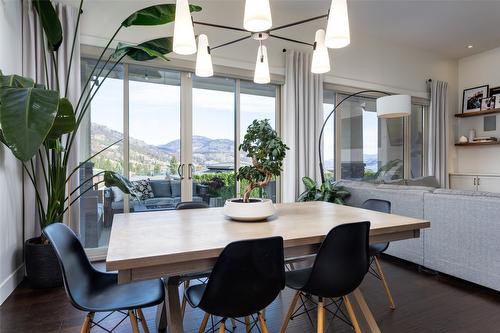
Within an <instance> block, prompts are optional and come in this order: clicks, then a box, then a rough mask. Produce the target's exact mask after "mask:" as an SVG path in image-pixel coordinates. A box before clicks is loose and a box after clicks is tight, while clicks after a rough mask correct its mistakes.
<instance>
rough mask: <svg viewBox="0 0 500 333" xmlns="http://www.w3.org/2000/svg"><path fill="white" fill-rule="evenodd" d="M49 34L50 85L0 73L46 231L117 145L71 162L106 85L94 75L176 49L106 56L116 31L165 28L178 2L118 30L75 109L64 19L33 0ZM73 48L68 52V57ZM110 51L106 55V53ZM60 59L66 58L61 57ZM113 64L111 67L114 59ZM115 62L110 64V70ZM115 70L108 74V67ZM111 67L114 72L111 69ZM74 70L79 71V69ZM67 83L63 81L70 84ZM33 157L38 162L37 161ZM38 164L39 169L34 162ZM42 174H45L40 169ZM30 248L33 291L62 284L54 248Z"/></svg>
mask: <svg viewBox="0 0 500 333" xmlns="http://www.w3.org/2000/svg"><path fill="white" fill-rule="evenodd" d="M82 6H83V0H81V1H80V10H79V16H78V19H77V23H76V24H77V26H76V29H75V36H74V37H73V44H72V45H73V48H72V50H69V51H71V52H70V53H69V52H68V54H70V59H69V61H67V62H66V63H67V64H68V66H69V67H68V68H66V71H65V72H66V73H69V72H70V71H71V63H72V57H73V51H74V47H75V41H76V32H77V31H78V24H79V22H80V15H81V14H82ZM33 7H34V8H35V10H36V12H37V15H38V17H39V20H40V24H41V27H42V29H43V32H44V38H43V40H42V41H41V43H44V44H45V41H46V45H44V47H45V51H44V52H45V53H46V54H45V55H43V56H42V58H43V60H44V61H45V66H44V68H45V69H47V68H49V66H48V65H47V62H49V61H50V62H52V63H53V65H54V66H50V68H52V71H53V72H52V73H46V77H47V78H48V77H54V78H55V80H54V82H53V83H52V84H47V85H43V84H41V83H39V82H35V81H34V80H32V79H30V78H26V77H21V76H18V75H4V74H3V73H2V72H1V71H0V141H1V142H2V143H3V144H4V145H5V146H6V147H8V148H9V149H10V150H11V152H12V153H13V154H14V156H15V157H16V158H17V159H18V160H20V161H21V165H22V167H23V169H24V171H25V173H26V175H27V176H28V178H29V179H30V181H31V183H32V185H33V189H34V192H35V197H36V202H35V203H34V204H35V208H36V211H37V218H38V220H39V222H40V226H41V228H42V229H43V228H45V227H46V226H47V225H49V224H51V223H56V222H63V218H64V215H65V214H66V212H67V211H68V209H69V208H70V206H71V205H73V204H74V203H75V202H76V201H77V200H79V198H80V197H81V196H82V195H83V194H85V192H87V191H89V190H91V189H92V188H93V186H89V185H92V184H93V179H94V178H91V179H88V180H86V181H84V182H82V183H81V184H79V185H78V186H77V187H76V188H71V190H70V191H71V192H70V193H68V192H69V182H70V179H71V178H72V176H74V175H75V174H76V172H77V171H78V170H79V169H80V167H81V166H83V165H85V164H86V163H87V162H88V161H90V160H92V159H93V158H94V157H96V156H97V155H99V154H100V153H102V152H103V151H105V150H106V149H108V148H110V147H111V146H113V145H115V144H117V143H118V142H119V141H118V142H115V143H112V144H111V145H109V146H107V147H105V148H104V149H103V150H101V151H99V152H97V153H95V154H94V155H92V156H90V157H89V158H88V159H87V160H85V161H83V162H82V163H80V164H79V165H76V166H74V165H73V166H72V165H71V164H70V156H71V151H72V148H73V145H74V142H75V140H77V132H78V128H79V126H80V124H81V122H82V120H83V119H84V117H85V114H86V113H87V111H88V110H89V106H90V104H91V102H92V99H93V98H94V96H95V95H96V93H97V92H98V91H99V89H100V87H101V86H102V84H97V83H96V81H92V78H93V77H103V79H101V80H100V81H101V82H102V81H103V80H105V79H106V78H107V77H108V76H109V74H110V73H111V72H112V70H113V69H114V67H115V66H116V64H118V63H119V62H120V61H121V60H122V59H123V58H124V57H126V56H129V57H131V58H133V59H134V60H137V61H144V60H151V59H155V58H162V59H166V58H165V54H168V53H170V52H171V51H172V38H171V37H164V38H158V39H154V40H151V41H146V42H144V43H141V44H138V45H125V44H118V47H117V48H116V50H115V51H114V52H113V53H112V54H111V55H109V56H108V55H107V54H109V52H108V51H109V47H110V45H111V43H112V42H113V40H114V38H115V37H116V35H117V34H118V32H119V31H120V30H121V29H123V28H127V27H130V26H136V25H142V26H150V25H160V24H166V23H169V22H172V21H174V17H175V5H173V4H165V5H156V6H151V7H147V8H144V9H141V10H139V11H137V12H135V13H133V14H132V15H130V16H129V17H128V18H127V19H126V20H125V21H123V22H122V24H121V25H120V26H119V27H118V29H117V30H116V32H115V34H114V35H113V37H112V38H111V39H110V40H109V42H108V44H107V45H106V47H105V48H104V49H103V51H102V52H101V55H100V57H99V58H98V60H97V62H96V64H95V66H94V68H93V70H92V71H91V74H90V75H89V77H88V79H87V80H86V83H85V84H84V85H83V86H82V93H81V95H80V97H79V99H78V102H77V103H76V105H73V104H72V103H71V102H70V101H69V100H68V99H67V94H68V91H67V89H66V90H65V91H63V90H61V89H60V87H61V86H63V85H62V83H65V85H64V86H66V87H68V83H69V82H68V81H69V75H68V76H66V77H60V76H59V73H60V72H61V71H58V68H57V59H58V49H59V46H60V45H61V43H62V39H63V31H62V26H61V22H60V21H59V18H58V16H57V14H56V11H55V9H54V7H53V5H52V3H51V2H50V1H47V0H33ZM190 10H191V11H200V10H201V8H200V7H198V6H190ZM67 51H68V50H65V52H67ZM105 54H106V56H105ZM61 56H62V55H61ZM112 60H114V64H112V63H111V61H112ZM108 64H111V66H107V65H108ZM109 67H111V69H109ZM107 69H109V70H107ZM73 70H77V71H78V70H80V69H79V68H76V69H73ZM63 80H66V81H65V82H64V81H63ZM35 159H36V161H35ZM36 163H38V164H39V165H40V168H41V170H39V171H38V172H37V170H36V167H35V164H36ZM40 171H41V172H40ZM40 174H41V176H39V175H40ZM97 176H99V177H103V180H102V181H99V182H97V183H96V184H98V183H105V185H106V186H117V187H118V188H120V189H121V190H122V191H123V192H124V193H127V194H131V195H133V196H135V192H134V189H133V186H132V185H131V183H130V182H129V181H128V180H127V179H126V178H125V177H123V176H121V175H120V174H118V173H116V172H112V171H103V172H100V173H99V174H96V175H94V177H97ZM25 248H26V251H25V253H26V258H25V262H26V273H27V277H28V280H29V281H30V282H31V285H32V286H33V287H55V286H59V285H62V279H61V273H60V270H59V265H58V262H57V259H56V257H55V253H54V252H53V250H52V247H51V246H50V244H48V242H47V240H46V239H45V238H44V237H43V236H39V237H36V238H33V239H29V240H27V241H26V243H25Z"/></svg>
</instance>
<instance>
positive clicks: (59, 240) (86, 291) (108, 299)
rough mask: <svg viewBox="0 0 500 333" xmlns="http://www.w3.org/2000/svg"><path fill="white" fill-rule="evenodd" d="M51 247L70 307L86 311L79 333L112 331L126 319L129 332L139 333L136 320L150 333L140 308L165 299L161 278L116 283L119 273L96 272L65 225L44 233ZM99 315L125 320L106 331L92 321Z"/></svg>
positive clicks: (54, 226) (75, 237) (57, 225)
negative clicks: (96, 330)
mask: <svg viewBox="0 0 500 333" xmlns="http://www.w3.org/2000/svg"><path fill="white" fill-rule="evenodd" d="M43 234H44V235H45V236H46V237H47V239H48V240H49V242H50V244H51V245H52V247H53V249H54V251H55V253H56V255H57V258H58V259H59V264H60V266H61V271H62V274H63V281H64V288H65V289H66V294H67V295H68V297H69V300H70V302H71V304H72V305H73V306H74V307H75V308H77V309H79V310H82V311H85V312H87V313H88V314H87V316H86V317H85V321H84V323H83V325H82V329H81V332H82V333H88V332H90V330H91V329H92V328H93V327H99V328H101V329H104V330H105V331H108V332H111V331H113V330H114V329H115V328H116V327H117V326H118V325H119V324H120V323H121V322H122V321H123V320H125V318H127V317H129V318H130V324H131V325H132V331H133V332H134V333H138V332H139V326H138V320H139V321H140V322H141V324H142V328H143V330H144V332H149V330H148V326H147V323H146V320H145V319H144V315H143V313H142V310H141V309H142V308H146V307H150V306H154V305H158V304H160V303H161V302H163V301H164V299H165V294H164V286H163V281H162V280H161V279H156V280H147V281H140V282H132V283H128V284H118V274H115V273H104V272H101V271H98V270H96V269H95V268H94V267H93V266H92V264H91V263H90V262H89V260H88V258H87V256H86V255H85V251H84V249H83V246H82V244H81V243H80V241H79V240H78V238H77V236H76V235H75V233H74V232H73V231H72V230H71V229H70V228H68V227H67V226H66V225H64V224H61V223H54V224H51V225H49V226H47V227H46V228H45V229H44V230H43ZM99 312H111V313H112V312H120V313H122V314H124V315H125V317H124V318H123V319H122V321H120V322H119V323H118V325H116V326H115V327H113V329H111V330H108V329H106V328H104V327H103V326H102V325H101V322H102V321H103V320H104V319H106V318H107V317H108V316H105V317H104V318H102V319H100V320H98V321H95V320H94V315H95V314H96V313H99Z"/></svg>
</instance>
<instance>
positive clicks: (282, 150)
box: [236, 119, 289, 202]
mask: <svg viewBox="0 0 500 333" xmlns="http://www.w3.org/2000/svg"><path fill="white" fill-rule="evenodd" d="M288 149H289V148H288V147H287V146H286V145H285V144H284V143H283V141H282V140H281V138H280V137H279V136H278V133H276V131H275V130H274V129H273V128H272V127H271V125H270V124H269V119H264V120H254V121H253V122H252V124H250V126H248V129H247V133H246V134H245V137H244V138H243V142H242V144H241V145H240V147H239V150H241V151H244V152H245V153H246V156H247V157H249V158H250V159H251V160H252V165H248V166H243V167H240V168H239V169H238V173H237V175H236V178H237V179H238V180H247V181H248V185H247V186H246V189H245V193H244V196H243V200H244V201H245V202H248V200H249V198H250V194H251V192H252V190H253V189H255V188H257V187H260V188H264V187H266V186H267V185H268V184H269V182H270V181H271V179H272V177H277V176H279V175H280V174H281V171H283V160H284V159H285V156H286V151H287V150H288Z"/></svg>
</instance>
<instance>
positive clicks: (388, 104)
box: [318, 90, 411, 183]
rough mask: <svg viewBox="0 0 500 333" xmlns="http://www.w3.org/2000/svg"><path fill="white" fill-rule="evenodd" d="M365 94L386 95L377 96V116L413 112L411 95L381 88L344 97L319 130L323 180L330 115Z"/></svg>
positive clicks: (322, 179)
mask: <svg viewBox="0 0 500 333" xmlns="http://www.w3.org/2000/svg"><path fill="white" fill-rule="evenodd" d="M363 94H382V95H384V96H382V97H379V98H377V117H379V118H384V119H389V118H400V117H407V116H409V115H410V114H411V96H409V95H391V94H389V93H386V92H385V91H379V90H362V91H358V92H356V93H354V94H351V95H349V96H346V97H344V98H343V99H342V100H341V101H340V102H339V103H338V104H337V105H335V107H334V108H333V110H332V111H331V112H330V113H329V114H328V116H327V117H326V119H325V121H324V122H323V126H321V131H320V132H319V138H318V153H319V170H320V174H321V182H322V183H324V182H325V171H324V168H323V156H322V155H323V154H322V153H321V151H322V148H323V147H322V139H323V132H324V130H325V127H326V124H327V123H328V120H329V119H330V117H331V116H332V115H333V114H334V113H335V112H336V111H337V109H338V108H339V107H340V106H341V105H342V104H343V103H344V102H345V101H346V100H348V99H349V98H351V97H355V96H359V95H363Z"/></svg>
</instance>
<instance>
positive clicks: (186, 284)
mask: <svg viewBox="0 0 500 333" xmlns="http://www.w3.org/2000/svg"><path fill="white" fill-rule="evenodd" d="M189 285H190V281H189V280H188V281H184V290H186V289H187V288H189ZM186 304H187V299H186V295H184V293H182V306H181V310H182V311H181V313H182V318H184V313H185V312H186Z"/></svg>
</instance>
